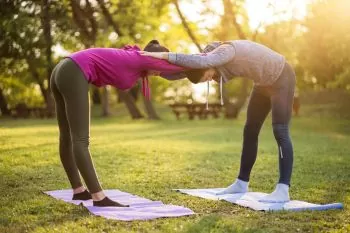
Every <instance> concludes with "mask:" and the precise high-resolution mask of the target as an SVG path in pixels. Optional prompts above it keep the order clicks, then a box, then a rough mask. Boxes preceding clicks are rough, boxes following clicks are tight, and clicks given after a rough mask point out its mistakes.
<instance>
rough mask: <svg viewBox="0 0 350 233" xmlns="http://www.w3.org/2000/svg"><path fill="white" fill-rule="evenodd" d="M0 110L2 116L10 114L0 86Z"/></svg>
mask: <svg viewBox="0 0 350 233" xmlns="http://www.w3.org/2000/svg"><path fill="white" fill-rule="evenodd" d="M0 112H1V115H3V116H10V115H11V112H10V109H8V106H7V100H6V98H5V96H4V94H3V92H2V89H1V88H0Z"/></svg>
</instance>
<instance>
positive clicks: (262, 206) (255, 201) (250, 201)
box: [174, 188, 343, 211]
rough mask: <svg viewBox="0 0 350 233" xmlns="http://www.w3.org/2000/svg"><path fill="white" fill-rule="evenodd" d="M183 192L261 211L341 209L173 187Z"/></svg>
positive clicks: (256, 194)
mask: <svg viewBox="0 0 350 233" xmlns="http://www.w3.org/2000/svg"><path fill="white" fill-rule="evenodd" d="M174 190H176V191H179V192H181V193H184V194H188V195H191V196H196V197H201V198H205V199H210V200H225V201H228V202H231V203H233V204H237V205H240V206H243V207H247V208H251V209H253V210H261V211H281V210H285V211H305V210H329V209H343V204H342V203H332V204H324V205H320V204H313V203H308V202H305V201H297V200H291V201H289V202H285V203H268V202H260V201H259V200H260V199H261V198H263V197H264V196H266V195H267V193H260V192H247V193H236V194H225V195H216V193H217V192H219V191H222V190H224V188H212V189H174Z"/></svg>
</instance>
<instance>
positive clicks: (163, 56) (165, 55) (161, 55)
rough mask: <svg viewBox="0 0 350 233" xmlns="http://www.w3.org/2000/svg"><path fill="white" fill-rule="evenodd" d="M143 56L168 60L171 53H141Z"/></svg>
mask: <svg viewBox="0 0 350 233" xmlns="http://www.w3.org/2000/svg"><path fill="white" fill-rule="evenodd" d="M139 53H140V54H141V56H147V57H154V58H158V59H163V60H168V58H169V53H166V52H147V51H139Z"/></svg>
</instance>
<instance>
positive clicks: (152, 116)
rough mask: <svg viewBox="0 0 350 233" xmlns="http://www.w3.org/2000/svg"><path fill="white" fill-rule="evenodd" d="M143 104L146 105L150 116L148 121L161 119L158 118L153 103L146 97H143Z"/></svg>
mask: <svg viewBox="0 0 350 233" xmlns="http://www.w3.org/2000/svg"><path fill="white" fill-rule="evenodd" d="M142 99H143V104H144V105H145V110H146V113H147V116H148V119H151V120H160V117H159V116H158V114H157V112H156V110H155V109H154V107H153V104H152V101H151V100H148V99H147V98H146V97H144V96H143V95H142Z"/></svg>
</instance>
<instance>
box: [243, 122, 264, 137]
mask: <svg viewBox="0 0 350 233" xmlns="http://www.w3.org/2000/svg"><path fill="white" fill-rule="evenodd" d="M259 132H260V127H259V126H257V125H254V124H246V125H245V126H244V131H243V135H244V138H246V139H248V138H249V139H257V138H258V136H259Z"/></svg>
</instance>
